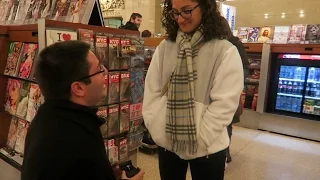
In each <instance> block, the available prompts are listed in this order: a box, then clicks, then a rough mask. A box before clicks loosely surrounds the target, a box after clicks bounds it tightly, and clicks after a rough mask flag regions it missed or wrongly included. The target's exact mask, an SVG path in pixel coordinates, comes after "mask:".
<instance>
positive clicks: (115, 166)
mask: <svg viewBox="0 0 320 180" xmlns="http://www.w3.org/2000/svg"><path fill="white" fill-rule="evenodd" d="M112 170H113V173H114V176H115V177H116V179H117V180H121V179H122V178H121V176H122V175H121V170H120V167H119V163H118V162H117V163H115V164H113V165H112Z"/></svg>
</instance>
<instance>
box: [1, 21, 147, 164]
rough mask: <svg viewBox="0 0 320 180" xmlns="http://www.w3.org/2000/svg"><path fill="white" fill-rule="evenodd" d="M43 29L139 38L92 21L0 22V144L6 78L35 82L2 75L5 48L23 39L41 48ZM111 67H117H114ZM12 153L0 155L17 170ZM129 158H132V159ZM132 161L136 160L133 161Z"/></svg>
mask: <svg viewBox="0 0 320 180" xmlns="http://www.w3.org/2000/svg"><path fill="white" fill-rule="evenodd" d="M47 29H54V30H62V31H63V30H69V31H70V30H71V31H74V32H77V30H78V29H86V30H92V31H93V32H94V33H105V34H114V35H116V36H119V37H121V38H123V37H126V38H132V37H134V38H139V36H140V33H139V32H137V31H130V30H123V29H113V28H106V27H99V26H92V25H84V24H79V23H78V24H73V23H68V22H58V21H52V20H45V19H40V20H39V21H38V23H37V24H31V25H18V26H0V85H1V86H0V103H1V104H2V106H0V107H1V108H0V148H2V147H5V146H6V142H7V137H8V132H9V127H10V122H11V117H14V116H12V115H10V114H9V113H7V112H5V111H4V106H3V104H5V99H6V98H5V96H6V87H7V82H8V79H18V80H22V81H27V82H31V83H36V82H35V81H33V80H30V79H31V78H30V79H24V78H19V77H16V76H8V75H4V73H3V72H4V69H5V66H6V64H7V63H6V61H7V55H8V50H9V46H10V42H23V43H38V45H39V48H38V50H39V51H41V50H42V49H43V48H45V47H46V30H47ZM115 71H119V72H120V71H121V70H120V69H119V70H115ZM142 71H143V70H142ZM129 135H130V134H129V132H128V131H127V132H123V133H120V134H116V135H113V136H111V137H108V138H106V139H108V140H109V139H113V138H114V139H119V137H126V138H127V139H129ZM136 153H137V151H132V152H130V157H131V158H130V159H131V160H133V161H134V162H136V161H137V156H136ZM16 154H17V155H16V156H14V157H11V158H10V157H8V156H5V155H4V154H2V156H1V158H3V159H5V161H6V162H8V163H9V164H10V165H12V166H13V167H15V168H17V169H18V170H20V169H21V165H20V166H19V163H17V162H16V161H18V162H22V158H19V157H20V155H19V154H18V153H16ZM18 156H19V157H18ZM132 158H133V159H132ZM135 164H136V163H135Z"/></svg>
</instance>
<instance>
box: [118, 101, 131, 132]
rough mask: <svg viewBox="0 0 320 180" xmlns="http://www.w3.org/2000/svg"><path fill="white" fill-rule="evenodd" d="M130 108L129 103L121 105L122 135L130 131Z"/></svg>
mask: <svg viewBox="0 0 320 180" xmlns="http://www.w3.org/2000/svg"><path fill="white" fill-rule="evenodd" d="M129 121H130V108H129V103H122V104H120V133H123V132H126V131H128V130H129Z"/></svg>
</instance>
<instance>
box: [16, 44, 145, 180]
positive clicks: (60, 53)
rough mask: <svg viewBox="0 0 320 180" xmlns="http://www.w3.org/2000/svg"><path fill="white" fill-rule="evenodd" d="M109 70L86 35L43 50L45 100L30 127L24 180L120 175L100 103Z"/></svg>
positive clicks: (40, 68) (40, 67) (39, 69)
mask: <svg viewBox="0 0 320 180" xmlns="http://www.w3.org/2000/svg"><path fill="white" fill-rule="evenodd" d="M106 72H107V71H106V69H105V67H104V66H103V65H101V64H100V63H99V60H98V59H97V57H96V56H95V55H94V54H93V52H91V51H90V45H88V44H86V43H84V42H81V41H66V42H59V43H56V44H53V45H51V46H49V47H47V48H45V49H44V50H43V51H42V52H40V55H39V58H38V61H37V64H36V80H37V82H38V83H39V86H40V89H41V92H42V94H43V96H44V98H45V102H44V104H43V105H42V106H41V107H40V108H39V111H38V113H37V115H36V116H35V118H34V120H33V122H32V123H31V125H30V127H29V130H28V134H27V137H26V144H25V154H24V162H23V166H22V174H21V179H22V180H76V179H77V180H79V179H94V180H116V177H115V175H114V172H113V169H112V167H111V165H110V163H109V160H108V158H107V155H106V151H105V147H104V144H103V138H102V135H101V132H100V129H99V127H100V126H101V125H102V124H103V123H104V122H103V120H101V119H99V118H98V117H97V115H96V112H97V108H94V106H95V105H96V104H97V103H99V101H100V100H101V99H102V98H103V96H104V95H105V92H106V84H105V75H106ZM117 175H119V176H120V178H117V179H121V174H120V173H119V174H117ZM142 176H143V172H141V173H140V174H138V175H137V176H136V177H134V178H133V179H137V180H140V179H142Z"/></svg>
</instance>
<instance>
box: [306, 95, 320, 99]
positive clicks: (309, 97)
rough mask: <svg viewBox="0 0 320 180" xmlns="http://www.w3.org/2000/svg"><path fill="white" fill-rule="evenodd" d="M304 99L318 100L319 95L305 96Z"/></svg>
mask: <svg viewBox="0 0 320 180" xmlns="http://www.w3.org/2000/svg"><path fill="white" fill-rule="evenodd" d="M305 99H313V100H320V97H311V96H305Z"/></svg>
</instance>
